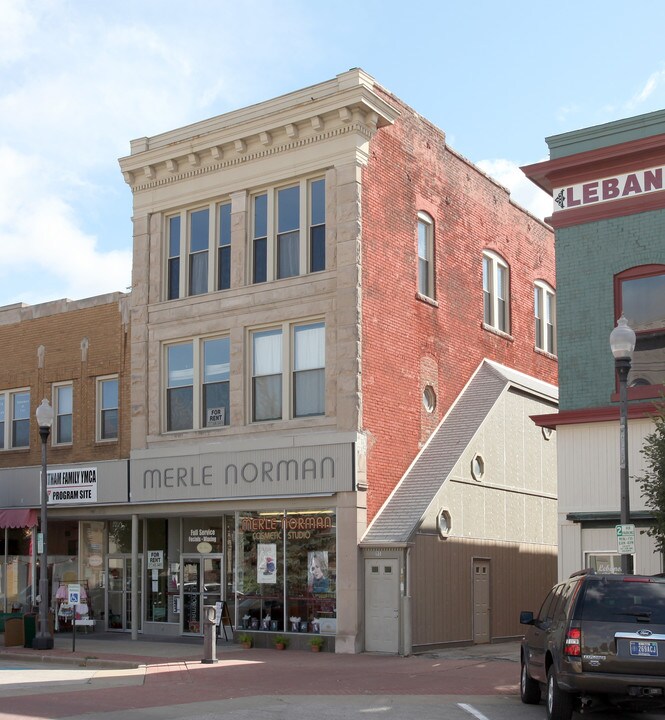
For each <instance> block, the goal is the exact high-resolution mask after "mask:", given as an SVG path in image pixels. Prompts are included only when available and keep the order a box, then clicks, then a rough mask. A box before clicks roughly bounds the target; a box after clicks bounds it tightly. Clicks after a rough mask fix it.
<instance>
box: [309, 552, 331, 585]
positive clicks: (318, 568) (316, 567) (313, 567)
mask: <svg viewBox="0 0 665 720" xmlns="http://www.w3.org/2000/svg"><path fill="white" fill-rule="evenodd" d="M307 586H308V587H309V589H310V592H313V593H327V592H330V578H329V577H328V551H327V550H316V551H314V552H310V553H307Z"/></svg>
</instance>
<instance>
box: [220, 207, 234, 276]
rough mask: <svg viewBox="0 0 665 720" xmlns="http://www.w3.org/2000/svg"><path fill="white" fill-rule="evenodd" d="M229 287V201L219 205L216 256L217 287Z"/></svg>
mask: <svg viewBox="0 0 665 720" xmlns="http://www.w3.org/2000/svg"><path fill="white" fill-rule="evenodd" d="M230 287H231V203H225V204H224V205H220V206H219V249H218V257H217V289H218V290H228V289H229V288H230Z"/></svg>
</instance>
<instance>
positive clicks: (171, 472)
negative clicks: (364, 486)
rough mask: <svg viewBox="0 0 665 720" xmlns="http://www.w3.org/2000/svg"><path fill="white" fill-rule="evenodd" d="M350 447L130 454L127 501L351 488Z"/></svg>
mask: <svg viewBox="0 0 665 720" xmlns="http://www.w3.org/2000/svg"><path fill="white" fill-rule="evenodd" d="M352 452H353V445H352V444H351V443H345V444H339V445H314V446H310V447H289V448H274V449H267V450H248V451H242V452H228V453H201V454H199V455H175V456H171V457H160V458H142V457H140V454H138V453H137V454H134V456H133V457H132V462H131V471H130V490H131V501H132V502H169V501H179V500H211V499H224V498H235V497H266V496H268V497H270V496H280V495H309V494H313V493H330V492H342V491H348V490H353V473H352V466H353V464H352Z"/></svg>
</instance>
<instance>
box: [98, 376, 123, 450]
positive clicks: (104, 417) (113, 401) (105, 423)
mask: <svg viewBox="0 0 665 720" xmlns="http://www.w3.org/2000/svg"><path fill="white" fill-rule="evenodd" d="M97 408H98V409H97V428H98V431H97V437H98V439H99V440H117V439H118V378H117V377H114V378H101V379H100V380H98V382H97Z"/></svg>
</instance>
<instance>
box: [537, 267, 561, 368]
mask: <svg viewBox="0 0 665 720" xmlns="http://www.w3.org/2000/svg"><path fill="white" fill-rule="evenodd" d="M533 314H534V318H535V334H536V338H535V339H536V347H537V348H538V349H539V350H544V351H545V352H548V353H551V354H552V355H556V303H555V299H554V290H552V288H551V287H550V286H549V285H548V284H547V283H544V282H540V281H537V282H536V283H535V285H534V288H533Z"/></svg>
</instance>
